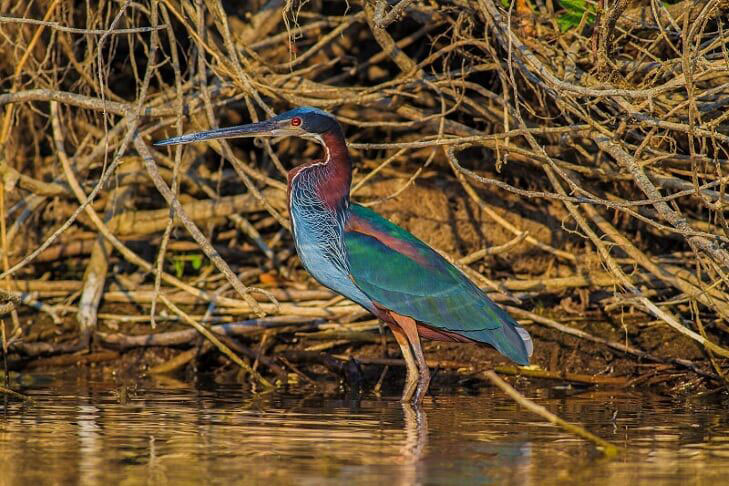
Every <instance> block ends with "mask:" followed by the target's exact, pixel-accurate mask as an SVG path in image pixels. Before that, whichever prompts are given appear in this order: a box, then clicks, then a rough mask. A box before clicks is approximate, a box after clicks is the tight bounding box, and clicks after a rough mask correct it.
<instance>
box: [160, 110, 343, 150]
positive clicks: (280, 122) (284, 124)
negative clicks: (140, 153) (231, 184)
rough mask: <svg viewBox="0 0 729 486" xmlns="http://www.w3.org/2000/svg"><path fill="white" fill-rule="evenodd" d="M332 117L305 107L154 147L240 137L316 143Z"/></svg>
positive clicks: (332, 121)
mask: <svg viewBox="0 0 729 486" xmlns="http://www.w3.org/2000/svg"><path fill="white" fill-rule="evenodd" d="M338 126H339V124H338V123H337V120H336V118H334V115H332V114H331V113H327V112H326V111H323V110H320V109H318V108H312V107H310V106H305V107H301V108H295V109H293V110H290V111H287V112H286V113H282V114H280V115H277V116H274V117H273V118H270V119H268V120H265V121H262V122H258V123H250V124H248V125H237V126H234V127H225V128H216V129H214V130H206V131H203V132H196V133H188V134H186V135H181V136H179V137H172V138H168V139H166V140H160V141H159V142H155V145H157V146H164V145H179V144H185V143H193V142H200V141H203V140H212V139H216V138H242V137H289V136H294V137H303V138H313V139H317V140H319V139H320V137H321V135H322V134H323V133H326V132H328V131H330V130H332V129H334V128H336V127H338Z"/></svg>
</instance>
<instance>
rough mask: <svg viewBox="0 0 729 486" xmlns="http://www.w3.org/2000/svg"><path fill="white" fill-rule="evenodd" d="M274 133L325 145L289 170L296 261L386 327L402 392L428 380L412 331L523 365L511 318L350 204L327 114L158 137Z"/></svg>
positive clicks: (344, 163)
mask: <svg viewBox="0 0 729 486" xmlns="http://www.w3.org/2000/svg"><path fill="white" fill-rule="evenodd" d="M236 129H237V131H236ZM292 131H293V132H297V133H290V132H292ZM281 132H283V133H284V134H290V135H299V136H304V137H308V138H314V139H316V140H317V141H318V142H319V143H321V144H322V145H323V146H324V149H325V156H324V158H322V159H321V160H315V161H312V162H308V163H304V164H302V165H299V166H297V167H295V168H294V169H292V170H291V171H290V172H289V174H288V205H289V213H290V216H291V221H292V229H293V233H294V235H293V236H294V242H295V245H296V250H297V252H298V254H299V257H300V259H301V262H302V264H303V265H304V267H305V268H306V270H307V271H308V272H309V273H310V274H311V275H312V276H313V277H314V278H315V279H316V280H317V281H319V282H320V283H321V284H322V285H324V286H326V287H328V288H330V289H331V290H333V291H335V292H337V293H339V294H341V295H343V296H345V297H347V298H348V299H350V300H352V301H354V302H356V303H358V304H359V305H361V306H362V307H364V308H365V309H367V310H368V311H370V312H372V313H373V314H374V315H376V316H377V317H378V318H380V319H382V320H383V321H384V322H385V323H387V324H388V326H389V327H390V328H391V329H392V331H393V334H394V336H395V338H396V340H397V341H398V344H399V345H400V347H401V349H402V351H403V355H404V357H405V360H406V363H407V365H408V382H407V384H406V389H405V392H404V395H403V399H404V400H410V399H414V400H415V401H416V402H419V401H421V400H422V398H423V396H424V393H425V391H426V389H427V386H428V382H429V374H428V369H427V366H426V365H425V359H424V357H423V353H422V349H421V346H420V336H423V337H427V338H430V339H437V340H443V341H456V342H480V343H486V344H489V345H491V346H493V347H494V348H496V349H497V350H498V351H499V352H501V353H502V354H504V355H505V356H507V357H508V358H510V359H511V360H513V361H515V362H517V363H519V364H527V363H528V361H529V356H530V355H531V353H532V341H531V338H530V337H529V334H528V333H527V332H526V331H525V330H524V329H522V328H521V327H520V326H519V325H518V324H517V323H516V321H514V319H512V318H511V317H510V316H509V315H508V314H507V313H506V312H505V311H503V310H502V309H501V308H500V307H499V306H497V305H496V304H495V303H494V302H492V301H491V300H490V299H489V298H488V297H487V296H486V295H485V294H484V293H483V292H482V291H481V290H480V289H479V288H478V287H476V285H474V284H473V283H472V282H471V281H470V280H469V279H468V278H466V276H465V275H464V274H463V273H461V272H460V271H459V270H458V269H457V268H456V267H455V266H453V265H452V264H450V263H449V262H448V261H447V260H445V259H444V258H443V257H442V256H441V255H440V254H438V253H437V252H436V251H434V250H433V249H432V248H430V247H429V246H428V245H426V244H425V243H424V242H422V241H421V240H419V239H418V238H416V237H415V236H414V235H412V234H411V233H409V232H408V231H406V230H404V229H403V228H401V227H399V226H397V225H395V224H393V223H391V222H389V221H387V220H386V219H384V218H382V217H381V216H379V215H378V214H377V213H375V212H374V211H372V210H370V209H367V208H364V207H362V206H360V205H357V204H353V203H351V202H350V199H349V189H350V184H351V178H352V167H351V162H350V158H349V153H348V150H347V146H346V142H345V139H344V135H343V133H342V130H341V128H340V126H339V124H338V123H337V122H336V119H334V117H333V116H332V115H330V114H329V113H326V112H323V111H321V110H317V109H314V108H298V109H296V110H292V111H290V112H287V113H284V114H282V115H279V116H277V117H274V118H272V119H271V120H268V121H266V122H261V123H258V124H252V125H245V126H242V127H232V128H226V129H220V130H213V131H210V132H201V133H199V134H193V135H185V136H182V137H177V138H174V139H170V140H169V141H165V142H162V144H172V143H188V142H191V141H197V140H203V139H210V138H219V137H234V136H253V135H275V134H280V133H281ZM413 354H414V356H413Z"/></svg>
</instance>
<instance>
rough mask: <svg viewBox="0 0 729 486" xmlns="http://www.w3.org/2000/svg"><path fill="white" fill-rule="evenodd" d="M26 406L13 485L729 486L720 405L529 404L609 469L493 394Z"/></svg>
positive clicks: (1, 432) (20, 415)
mask: <svg viewBox="0 0 729 486" xmlns="http://www.w3.org/2000/svg"><path fill="white" fill-rule="evenodd" d="M97 375H98V376H97ZM23 391H24V392H25V393H27V394H29V395H31V396H32V397H33V398H34V400H35V403H32V404H30V403H19V402H13V401H10V402H7V404H6V407H5V409H4V410H1V409H0V485H2V486H5V485H21V484H22V485H26V484H81V485H107V484H122V485H137V484H155V485H157V484H160V485H163V484H174V485H180V484H221V485H223V484H225V485H229V484H245V485H248V484H252V485H255V484H263V485H266V486H273V485H276V484H296V485H346V486H353V485H357V484H377V485H379V486H396V485H410V484H423V485H430V484H433V485H469V484H479V485H480V484H498V485H502V484H505V485H512V484H513V485H520V486H521V485H532V484H533V485H549V484H565V483H568V484H590V485H608V484H609V485H616V484H617V485H626V486H627V485H639V484H650V485H658V484H681V485H686V484H696V485H702V484H707V485H708V484H712V485H714V484H728V483H729V413H728V412H727V401H726V400H725V399H724V401H723V402H722V399H721V398H720V397H718V398H714V399H712V400H706V399H705V400H691V401H681V402H676V401H671V400H666V399H663V398H660V397H656V396H651V395H649V394H645V393H637V392H608V391H603V392H600V391H592V392H581V393H577V392H575V391H570V392H569V393H566V392H564V391H560V390H557V389H549V388H532V389H527V390H522V391H524V392H525V393H526V394H527V395H528V396H529V397H530V398H533V399H535V400H536V401H537V402H538V403H540V404H542V405H544V406H546V407H548V408H549V409H550V410H552V411H554V412H557V413H558V414H560V415H561V416H562V417H564V418H566V419H567V420H570V421H576V422H581V423H582V424H584V425H585V426H587V427H588V428H589V429H590V430H591V431H592V432H595V433H597V434H598V435H600V436H602V437H603V438H605V439H607V440H610V441H612V442H613V443H615V444H617V445H620V446H622V447H625V448H626V449H627V452H626V453H625V454H624V455H622V456H621V457H619V458H618V459H615V460H607V459H604V458H603V457H602V456H601V454H600V453H599V452H598V451H596V450H595V449H594V448H593V447H592V446H590V445H589V444H587V443H585V442H583V441H582V440H579V439H576V438H575V437H573V436H571V435H570V434H566V433H564V432H563V431H562V430H561V429H559V428H556V427H553V426H551V425H547V424H545V423H544V422H543V421H542V420H541V419H539V418H538V417H535V416H532V415H531V414H529V413H528V412H526V411H524V410H521V409H520V408H519V407H518V406H517V405H515V404H514V403H513V402H512V401H510V400H509V399H508V398H505V397H504V396H503V395H502V394H501V393H500V392H499V391H497V390H496V389H493V388H486V389H484V391H483V392H482V393H481V394H480V395H478V396H468V395H466V394H460V395H447V396H436V397H435V398H431V397H429V398H427V399H426V403H425V405H424V407H423V409H422V411H416V410H413V409H412V408H410V407H403V406H401V404H400V403H398V402H397V401H396V400H395V399H394V398H395V397H391V399H363V400H361V401H359V402H354V401H347V400H343V399H339V398H322V397H316V396H311V397H306V396H291V395H289V396H283V395H277V394H272V395H267V396H253V395H251V394H250V393H249V392H246V391H244V390H241V389H240V388H238V387H231V386H220V385H214V384H211V385H208V386H204V387H194V386H191V385H187V384H184V383H181V382H178V381H175V380H172V379H169V378H164V379H156V380H152V381H144V380H143V381H141V382H139V383H138V384H136V385H134V388H132V389H127V388H125V387H121V386H119V385H118V383H117V382H116V380H115V379H113V378H110V377H108V376H107V377H104V376H102V375H101V373H94V372H89V371H82V372H80V373H79V374H70V373H69V372H68V371H66V372H63V373H61V374H58V375H56V376H46V377H44V376H36V377H34V380H33V384H29V385H26V386H25V387H24V389H23ZM0 401H1V400H0Z"/></svg>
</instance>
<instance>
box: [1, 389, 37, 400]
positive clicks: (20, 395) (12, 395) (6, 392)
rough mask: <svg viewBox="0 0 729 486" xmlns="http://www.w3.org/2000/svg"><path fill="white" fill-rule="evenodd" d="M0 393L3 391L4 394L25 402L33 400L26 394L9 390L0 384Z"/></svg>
mask: <svg viewBox="0 0 729 486" xmlns="http://www.w3.org/2000/svg"><path fill="white" fill-rule="evenodd" d="M0 393H3V394H5V395H10V396H11V397H15V398H19V399H21V400H24V401H26V402H32V401H33V399H32V398H30V397H29V396H28V395H23V394H22V393H18V392H16V391H15V390H11V389H10V388H5V387H4V386H0Z"/></svg>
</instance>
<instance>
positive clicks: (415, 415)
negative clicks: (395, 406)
mask: <svg viewBox="0 0 729 486" xmlns="http://www.w3.org/2000/svg"><path fill="white" fill-rule="evenodd" d="M401 405H402V412H403V422H404V426H405V442H404V443H403V446H402V449H401V459H402V463H403V464H416V463H417V462H418V461H420V459H421V458H422V457H423V452H424V451H425V447H426V446H427V445H428V414H427V413H426V412H425V409H424V408H423V407H422V406H420V405H415V406H414V405H412V404H410V403H407V402H403V403H402V404H401Z"/></svg>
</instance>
